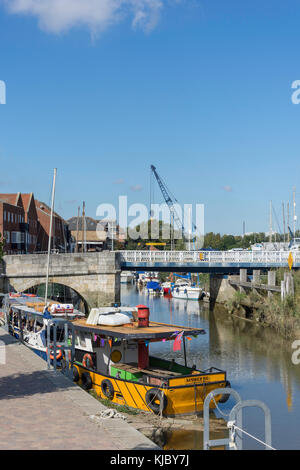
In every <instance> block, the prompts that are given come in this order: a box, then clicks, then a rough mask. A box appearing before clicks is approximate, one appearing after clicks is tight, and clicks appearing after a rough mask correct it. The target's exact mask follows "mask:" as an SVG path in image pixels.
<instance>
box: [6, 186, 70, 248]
mask: <svg viewBox="0 0 300 470" xmlns="http://www.w3.org/2000/svg"><path fill="white" fill-rule="evenodd" d="M50 213H51V210H50V208H49V207H48V206H47V205H46V204H44V203H42V202H40V201H37V200H35V198H34V195H33V193H30V194H21V193H15V194H0V232H1V234H2V235H3V237H4V238H5V246H4V252H5V253H7V254H23V253H34V252H39V251H47V250H48V239H49V228H50ZM66 227H67V226H66V224H65V222H64V220H63V219H62V218H61V217H60V216H59V215H58V214H56V213H54V214H53V226H52V234H53V235H52V240H53V241H52V246H51V247H52V248H55V249H58V250H60V251H65V248H66V239H67V231H66Z"/></svg>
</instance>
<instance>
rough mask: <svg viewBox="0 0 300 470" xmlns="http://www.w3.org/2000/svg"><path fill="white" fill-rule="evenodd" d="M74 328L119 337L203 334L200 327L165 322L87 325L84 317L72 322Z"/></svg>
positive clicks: (159, 337) (141, 337)
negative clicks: (139, 324) (147, 324)
mask: <svg viewBox="0 0 300 470" xmlns="http://www.w3.org/2000/svg"><path fill="white" fill-rule="evenodd" d="M73 325H74V328H75V330H79V331H85V332H89V333H94V334H98V335H103V336H112V337H114V338H119V339H127V340H130V339H158V340H161V339H175V338H176V336H177V335H178V334H179V333H181V332H183V336H189V335H191V336H198V335H201V334H205V330H203V329H202V328H190V327H187V326H178V325H169V324H167V323H158V322H149V326H146V327H143V328H140V327H138V323H137V322H133V323H128V324H127V325H120V326H106V325H88V324H87V323H86V320H85V319H80V320H75V321H74V322H73Z"/></svg>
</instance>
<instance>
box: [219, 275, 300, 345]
mask: <svg viewBox="0 0 300 470" xmlns="http://www.w3.org/2000/svg"><path fill="white" fill-rule="evenodd" d="M284 271H285V270H283V269H278V270H277V271H276V283H277V284H279V285H280V282H281V280H283V277H284ZM292 275H293V280H294V296H291V295H288V296H286V297H285V298H284V300H282V299H281V296H280V294H277V293H273V294H272V295H271V296H268V295H267V294H266V293H259V292H258V291H255V290H251V291H250V292H239V291H236V293H235V294H234V295H233V296H232V298H230V299H228V300H227V301H226V302H225V304H224V306H225V308H226V309H227V310H228V312H229V313H230V314H232V315H236V316H238V317H239V318H243V319H247V320H251V321H253V322H256V323H258V324H260V325H261V326H264V327H270V328H272V329H274V330H275V331H276V332H277V333H279V334H281V335H282V336H283V337H284V338H287V339H291V338H296V337H297V338H299V337H300V272H298V271H294V272H293V274H292Z"/></svg>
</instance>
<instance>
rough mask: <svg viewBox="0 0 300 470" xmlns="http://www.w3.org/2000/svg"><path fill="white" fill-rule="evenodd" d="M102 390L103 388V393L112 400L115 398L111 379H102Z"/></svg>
mask: <svg viewBox="0 0 300 470" xmlns="http://www.w3.org/2000/svg"><path fill="white" fill-rule="evenodd" d="M101 390H102V393H103V395H105V396H106V398H109V399H110V400H112V399H113V398H114V394H115V390H114V387H113V384H112V383H111V381H110V380H108V379H104V380H102V382H101Z"/></svg>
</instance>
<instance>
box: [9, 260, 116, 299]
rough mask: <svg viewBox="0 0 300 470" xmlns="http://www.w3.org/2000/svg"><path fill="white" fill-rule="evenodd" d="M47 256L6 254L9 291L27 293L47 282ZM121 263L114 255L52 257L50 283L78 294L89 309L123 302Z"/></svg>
mask: <svg viewBox="0 0 300 470" xmlns="http://www.w3.org/2000/svg"><path fill="white" fill-rule="evenodd" d="M46 265H47V255H37V254H35V255H6V256H4V257H3V266H2V270H3V275H4V281H5V285H6V288H5V290H6V291H8V292H9V291H13V290H15V291H17V292H24V291H25V290H28V289H30V288H32V287H34V286H37V285H39V284H43V283H45V278H46ZM120 272H121V270H120V264H119V258H118V255H117V254H116V253H114V252H103V253H78V254H74V253H66V254H54V255H51V263H50V274H49V282H50V283H55V284H62V285H65V286H66V287H69V288H70V289H72V290H74V291H75V292H77V293H78V294H79V295H80V296H81V297H82V298H83V299H84V300H85V302H86V304H87V305H88V307H89V308H92V307H101V306H110V305H114V304H116V303H119V302H120Z"/></svg>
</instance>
